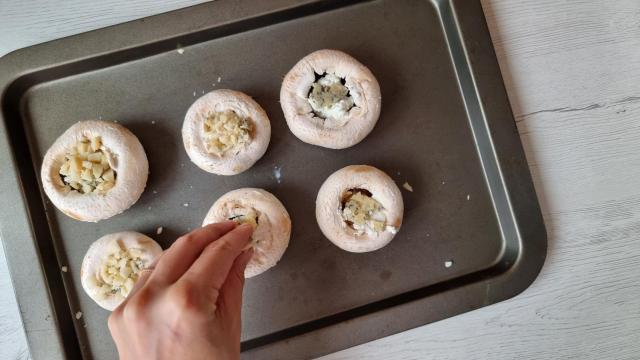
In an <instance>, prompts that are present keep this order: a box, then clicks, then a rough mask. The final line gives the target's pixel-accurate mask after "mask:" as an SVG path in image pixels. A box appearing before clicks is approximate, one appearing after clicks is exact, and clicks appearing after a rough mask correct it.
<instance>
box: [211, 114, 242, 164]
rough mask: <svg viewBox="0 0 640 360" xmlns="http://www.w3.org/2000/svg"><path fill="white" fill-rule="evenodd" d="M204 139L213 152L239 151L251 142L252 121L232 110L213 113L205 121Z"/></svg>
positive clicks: (220, 153) (219, 153)
mask: <svg viewBox="0 0 640 360" xmlns="http://www.w3.org/2000/svg"><path fill="white" fill-rule="evenodd" d="M204 139H205V148H206V150H207V152H209V153H211V154H214V155H217V156H222V155H224V154H225V153H226V152H229V151H231V152H234V153H237V152H238V151H240V150H241V149H243V148H244V147H245V146H247V145H248V144H249V143H250V142H251V122H250V121H249V119H247V118H241V117H240V116H238V114H236V113H235V111H231V110H228V111H224V112H216V113H213V114H211V115H209V116H208V117H207V119H206V120H205V122H204Z"/></svg>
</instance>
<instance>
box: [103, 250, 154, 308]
mask: <svg viewBox="0 0 640 360" xmlns="http://www.w3.org/2000/svg"><path fill="white" fill-rule="evenodd" d="M142 254H143V253H142V250H140V249H136V248H130V249H127V248H125V247H124V246H123V245H121V244H120V242H119V241H116V244H115V245H114V249H112V252H111V253H110V254H109V255H108V256H107V257H106V259H105V260H104V262H103V263H102V264H101V266H100V268H99V269H98V272H97V273H96V279H95V280H96V285H97V286H98V292H99V293H98V296H99V297H101V298H106V297H108V296H114V295H115V296H121V297H123V298H126V297H127V296H128V295H129V292H131V290H132V289H133V285H135V283H136V281H138V276H139V274H140V272H141V271H142V270H143V269H144V268H146V265H147V264H146V263H145V261H144V259H143V258H142Z"/></svg>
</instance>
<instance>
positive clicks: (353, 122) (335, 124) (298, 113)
mask: <svg viewBox="0 0 640 360" xmlns="http://www.w3.org/2000/svg"><path fill="white" fill-rule="evenodd" d="M325 72H326V73H331V74H334V75H336V76H338V77H340V78H343V79H345V86H346V87H347V89H349V93H350V95H351V97H352V98H353V100H354V104H355V106H354V107H353V108H352V109H351V110H350V111H349V112H348V113H347V115H346V117H345V118H342V119H333V118H330V117H329V118H327V119H322V118H319V117H316V116H315V115H314V113H313V109H312V107H311V105H310V104H309V102H308V100H307V99H308V94H309V90H310V89H311V86H312V84H313V83H314V82H315V74H319V75H322V74H324V73H325ZM280 105H281V106H282V111H283V112H284V117H285V119H286V120H287V125H289V129H291V132H293V134H294V135H295V136H297V137H298V138H299V139H300V140H302V141H304V142H306V143H309V144H313V145H318V146H322V147H326V148H330V149H344V148H348V147H350V146H353V145H355V144H357V143H359V142H360V141H362V140H363V139H364V138H365V137H366V136H367V135H368V134H369V133H370V132H371V130H373V127H374V126H375V125H376V122H377V121H378V117H379V116H380V108H381V95H380V85H378V81H377V80H376V78H375V77H374V76H373V74H372V73H371V71H370V70H369V69H368V68H367V67H365V66H364V65H362V64H361V63H359V62H358V61H357V60H356V59H354V58H353V57H351V56H349V55H347V54H345V53H343V52H341V51H338V50H318V51H315V52H313V53H311V54H309V55H307V56H305V57H304V58H302V59H301V60H300V61H299V62H298V63H297V64H296V65H295V66H294V67H293V68H292V69H291V70H290V71H289V73H287V75H286V76H285V78H284V81H283V82H282V88H281V89H280Z"/></svg>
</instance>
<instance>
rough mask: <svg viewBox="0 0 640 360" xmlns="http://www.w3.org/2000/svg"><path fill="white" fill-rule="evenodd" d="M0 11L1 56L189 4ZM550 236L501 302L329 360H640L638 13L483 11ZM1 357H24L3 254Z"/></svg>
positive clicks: (502, 2) (52, 5)
mask: <svg viewBox="0 0 640 360" xmlns="http://www.w3.org/2000/svg"><path fill="white" fill-rule="evenodd" d="M198 2H199V1H197V0H162V1H158V0H144V1H134V2H132V1H129V0H102V1H82V0H64V1H63V0H30V1H18V0H15V1H11V0H0V54H4V53H7V52H9V51H10V50H13V49H17V48H21V47H25V46H28V45H31V44H34V43H38V42H42V41H45V40H50V39H54V38H58V37H62V36H66V35H70V34H74V33H79V32H83V31H87V30H91V29H95V28H99V27H103V26H106V25H111V24H116V23H119V22H123V21H126V20H130V19H134V18H139V17H143V16H147V15H151V14H155V13H159V12H163V11H167V10H171V9H174V8H178V7H182V6H187V5H191V4H195V3H198ZM482 3H483V7H484V10H485V13H486V16H487V20H488V22H489V27H490V29H491V34H492V37H493V42H494V45H495V47H496V52H497V54H498V59H499V61H500V65H501V68H502V73H503V76H504V79H505V82H506V86H507V91H508V93H509V97H510V100H511V104H512V106H513V111H514V113H515V117H516V121H517V122H518V128H519V130H520V135H521V137H522V141H523V143H524V146H525V150H526V153H527V158H528V160H529V164H530V167H531V171H532V173H533V178H534V182H535V186H536V190H537V192H538V197H539V199H540V203H541V206H542V209H543V213H544V217H545V221H546V225H547V229H548V232H549V252H548V257H547V262H546V264H545V266H544V268H543V270H542V273H541V274H540V277H539V278H538V279H537V280H536V281H535V283H534V284H533V285H532V286H531V287H530V288H529V289H528V290H527V291H525V292H524V293H523V294H521V295H519V296H518V297H516V298H514V299H511V300H509V301H506V302H503V303H500V304H496V305H493V306H489V307H486V308H483V309H480V310H477V311H474V312H471V313H467V314H464V315H461V316H457V317H454V318H451V319H447V320H444V321H440V322H438V323H435V324H431V325H428V326H423V327H420V328H417V329H414V330H410V331H406V332H403V333H401V334H397V335H394V336H390V337H388V338H384V339H380V340H377V341H374V342H371V343H368V344H365V345H362V346H358V347H355V348H352V349H348V350H345V351H342V352H339V353H336V354H333V355H330V356H328V357H326V358H327V359H356V358H364V357H366V358H368V359H424V358H431V359H516V358H517V359H573V358H576V359H598V360H600V359H639V358H640V186H638V184H639V181H638V179H640V1H638V0H617V1H608V2H606V3H605V2H602V1H598V0H565V1H558V0H483V1H482ZM0 255H1V256H0V358H1V359H24V358H27V357H28V351H27V348H26V341H25V338H24V333H23V331H22V327H21V325H20V320H19V315H18V308H17V306H16V303H15V300H14V298H13V291H12V287H11V284H10V281H9V278H8V274H7V269H6V264H5V261H4V254H2V251H1V250H0Z"/></svg>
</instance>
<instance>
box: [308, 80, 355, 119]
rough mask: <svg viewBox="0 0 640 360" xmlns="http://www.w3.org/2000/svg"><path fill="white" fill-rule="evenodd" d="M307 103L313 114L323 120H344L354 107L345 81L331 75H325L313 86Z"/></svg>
mask: <svg viewBox="0 0 640 360" xmlns="http://www.w3.org/2000/svg"><path fill="white" fill-rule="evenodd" d="M307 101H308V102H309V105H311V108H312V109H313V113H314V114H315V115H316V116H318V117H321V118H323V119H328V118H332V119H340V118H343V117H345V116H346V115H347V113H348V112H349V110H351V108H352V107H354V102H353V98H352V97H351V95H350V94H349V89H348V88H347V87H346V86H345V85H344V84H343V80H342V79H341V78H339V77H338V76H336V75H334V74H329V73H325V74H324V75H323V76H321V77H320V78H319V79H318V80H316V82H314V83H313V84H311V90H310V91H309V96H308V98H307Z"/></svg>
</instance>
